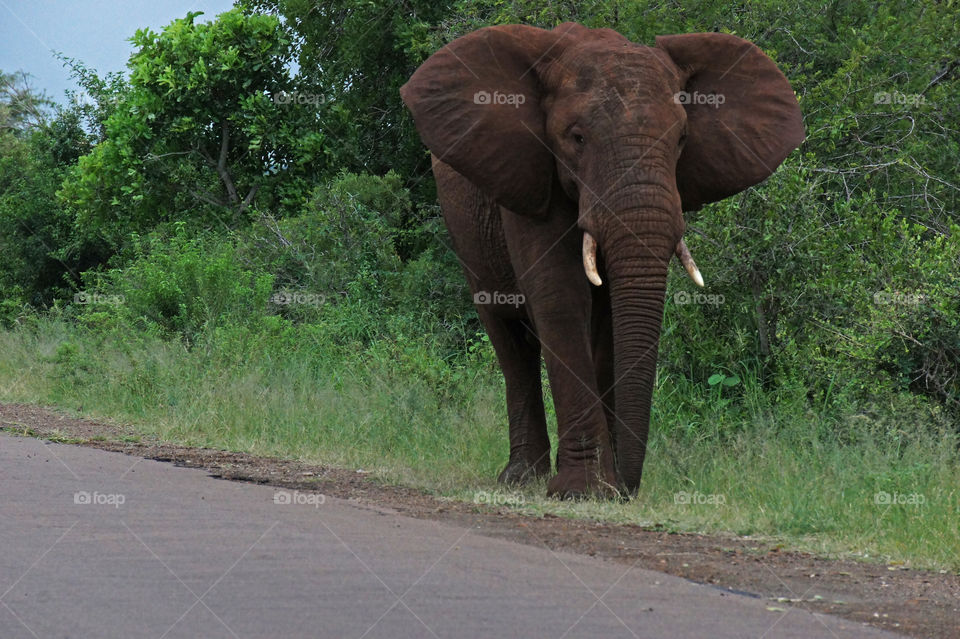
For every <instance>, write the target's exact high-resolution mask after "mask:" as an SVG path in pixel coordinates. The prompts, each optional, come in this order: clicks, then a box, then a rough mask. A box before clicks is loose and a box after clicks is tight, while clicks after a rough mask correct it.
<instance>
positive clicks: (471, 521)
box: [0, 404, 960, 639]
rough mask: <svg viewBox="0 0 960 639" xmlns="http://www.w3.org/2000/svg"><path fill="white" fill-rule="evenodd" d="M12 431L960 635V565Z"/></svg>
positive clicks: (90, 436)
mask: <svg viewBox="0 0 960 639" xmlns="http://www.w3.org/2000/svg"><path fill="white" fill-rule="evenodd" d="M0 429H3V430H6V431H8V432H11V433H19V434H25V435H31V436H35V437H41V438H44V439H50V440H53V441H62V442H67V443H76V444H81V445H84V446H92V447H95V448H100V449H103V450H109V451H115V452H121V453H125V454H128V455H135V456H139V457H144V458H147V459H155V460H158V461H166V462H172V463H174V464H176V465H178V466H187V467H191V468H202V469H204V470H206V471H207V472H209V473H210V475H211V476H213V477H219V478H222V479H230V480H237V481H249V482H254V483H258V484H270V485H272V486H278V487H284V488H295V489H298V490H311V491H317V492H321V493H323V494H325V495H330V496H333V497H339V498H343V499H351V500H355V501H358V502H361V503H366V504H372V505H376V506H378V507H386V508H390V509H393V510H396V511H398V512H401V513H403V514H404V515H407V516H410V517H417V518H421V519H434V520H439V521H443V522H447V523H452V524H457V525H461V526H469V527H470V528H472V529H474V530H476V531H477V532H479V533H480V534H484V535H489V536H492V537H500V538H505V539H510V540H512V541H516V542H520V543H524V544H530V545H535V546H541V547H547V548H550V549H552V550H564V551H568V552H575V553H581V554H586V555H590V556H595V557H602V558H604V559H608V560H612V561H617V562H621V563H624V564H627V565H630V566H635V567H640V568H647V569H651V570H658V571H660V572H664V573H668V574H671V575H676V576H678V577H684V578H686V579H690V580H693V581H696V582H700V583H705V584H710V585H713V586H717V587H720V588H723V589H726V590H730V591H733V592H737V593H740V594H747V595H750V596H755V597H760V598H764V599H767V600H769V601H770V606H777V607H785V606H788V605H789V606H793V607H797V608H803V609H805V610H810V611H814V612H820V613H827V614H832V615H837V616H840V617H844V618H846V619H850V620H853V621H859V622H863V623H866V624H869V625H871V626H876V627H879V628H884V629H887V630H892V631H895V632H899V633H902V634H906V635H909V636H914V637H949V638H951V639H953V638H956V637H960V576H958V575H955V574H944V573H936V572H924V571H918V570H910V569H905V568H904V567H902V566H886V565H882V564H869V563H861V562H856V561H850V560H836V559H825V558H822V557H816V556H813V555H809V554H806V553H798V552H792V551H786V550H783V549H781V548H780V547H779V546H777V545H774V544H771V543H765V542H760V541H755V540H750V539H743V538H738V537H733V536H729V537H727V536H707V535H694V534H677V533H667V532H662V531H658V530H651V529H646V528H641V527H638V526H629V525H617V524H606V523H600V522H595V521H587V520H573V519H565V518H559V517H555V516H549V515H547V516H544V517H532V516H528V515H521V514H518V513H516V512H513V511H511V510H510V509H507V508H497V507H487V506H478V505H475V504H470V503H464V502H457V501H450V500H445V499H442V498H438V497H435V496H433V495H429V494H426V493H423V492H420V491H417V490H414V489H411V488H405V487H399V486H389V485H384V484H382V483H379V482H376V481H374V480H372V479H371V478H369V477H368V476H366V475H364V474H361V473H357V472H355V471H350V470H345V469H341V468H330V467H326V466H315V465H310V464H304V463H301V462H296V461H288V460H282V459H273V458H267V457H256V456H253V455H247V454H245V453H233V452H229V451H220V450H211V449H204V448H201V449H198V448H187V447H183V446H177V445H171V444H165V443H161V442H158V441H152V440H150V439H149V438H145V437H144V436H143V435H142V434H140V433H137V432H136V431H135V430H133V429H131V428H128V427H123V426H118V425H116V424H108V423H102V422H97V421H92V420H85V419H75V418H72V417H68V416H65V415H62V414H60V413H57V412H55V411H53V410H49V409H45V408H41V407H38V406H33V405H26V404H7V405H0Z"/></svg>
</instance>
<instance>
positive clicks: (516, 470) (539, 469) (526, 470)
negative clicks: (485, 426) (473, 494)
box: [497, 453, 550, 486]
mask: <svg viewBox="0 0 960 639" xmlns="http://www.w3.org/2000/svg"><path fill="white" fill-rule="evenodd" d="M549 474H550V457H549V453H548V454H546V455H544V456H543V457H541V459H540V460H539V461H537V462H535V463H533V462H530V461H528V460H527V459H524V458H518V459H511V460H510V461H509V462H507V466H506V467H505V468H504V469H503V470H502V471H501V472H500V475H499V477H497V481H498V482H500V483H501V484H506V485H514V486H516V485H520V484H527V483H530V482H532V481H534V480H536V479H538V478H540V477H546V476H547V475H549Z"/></svg>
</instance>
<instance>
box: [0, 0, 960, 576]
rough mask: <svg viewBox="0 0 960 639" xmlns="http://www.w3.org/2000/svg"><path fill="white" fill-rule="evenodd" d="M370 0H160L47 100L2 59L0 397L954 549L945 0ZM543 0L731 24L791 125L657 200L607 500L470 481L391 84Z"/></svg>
mask: <svg viewBox="0 0 960 639" xmlns="http://www.w3.org/2000/svg"><path fill="white" fill-rule="evenodd" d="M390 4H392V3H390V2H386V1H384V2H380V1H379V0H378V1H374V2H366V1H365V2H358V1H355V0H335V1H331V2H326V3H323V7H324V8H323V9H322V10H319V11H312V10H309V8H308V7H306V5H303V3H299V2H293V1H292V0H291V1H289V2H287V1H285V0H264V1H261V2H253V1H247V2H239V3H238V8H236V9H235V10H233V11H231V12H228V13H225V14H223V15H221V16H217V17H214V16H199V15H194V14H191V15H188V16H186V17H185V18H184V19H181V20H177V21H176V22H174V23H172V24H171V25H169V26H168V27H166V28H165V29H163V30H162V31H161V32H151V31H148V30H142V31H139V32H138V33H136V34H135V35H133V42H134V45H135V47H136V52H135V53H134V55H133V56H132V57H131V59H130V62H129V72H128V73H127V74H122V75H110V76H105V77H101V76H99V75H98V74H97V73H96V72H95V71H94V70H91V69H89V68H87V67H85V66H84V65H83V64H82V62H80V61H75V60H65V63H67V64H69V65H70V66H71V68H72V69H73V71H74V74H75V76H76V79H77V81H78V84H79V86H80V87H81V89H79V90H78V91H77V92H76V93H73V94H70V95H68V96H66V97H65V98H64V99H63V100H62V102H63V104H60V105H55V104H53V103H52V102H51V101H50V100H49V98H47V97H46V96H43V95H39V94H38V93H37V92H36V91H33V90H32V89H31V88H30V86H29V78H26V77H24V76H23V75H22V74H18V73H16V72H15V71H16V70H3V71H4V72H5V73H3V75H2V92H0V324H2V326H3V331H2V332H0V401H7V402H11V401H29V402H38V403H43V404H52V405H56V406H59V407H61V408H63V409H66V410H70V411H77V412H80V413H83V414H88V415H96V416H100V417H108V418H112V419H116V420H123V421H126V422H130V423H132V424H134V425H136V427H137V428H138V429H141V430H142V431H143V432H144V433H150V434H154V435H157V436H159V437H161V438H163V439H166V440H170V441H176V442H179V443H186V444H190V445H197V446H212V447H218V448H227V449H231V450H242V451H248V452H252V453H257V454H268V455H276V456H282V457H292V458H300V459H305V460H311V461H316V462H322V463H328V464H334V465H338V466H344V467H349V468H354V467H355V468H357V469H363V470H366V471H369V472H371V473H374V474H376V475H377V476H380V477H382V478H383V479H384V480H386V481H391V482H400V483H404V484H408V485H414V486H418V487H421V488H424V489H427V490H430V491H435V492H437V493H439V494H442V495H447V496H450V497H453V498H461V499H468V500H476V501H478V502H484V503H500V504H503V505H505V506H509V507H517V508H523V509H526V510H529V511H532V512H553V513H557V514H564V515H571V516H586V517H599V518H604V519H610V520H615V521H625V522H634V523H639V524H642V525H646V526H655V527H660V528H665V529H669V530H677V531H702V532H713V533H718V532H719V533H727V532H729V533H733V534H743V535H761V536H766V537H773V538H777V539H781V540H783V542H784V543H785V544H787V545H789V546H792V547H798V548H804V549H809V550H813V551H816V552H823V553H836V554H843V555H852V556H859V557H866V558H870V559H879V560H886V561H896V562H906V563H908V564H910V565H915V566H923V567H930V568H939V569H948V570H954V571H956V570H960V530H958V522H960V460H958V450H960V449H958V444H960V441H958V437H960V214H958V211H960V197H958V192H960V179H958V175H957V166H958V165H960V131H958V129H957V122H960V48H958V47H960V44H958V43H960V37H958V35H960V33H958V31H960V27H958V26H957V24H958V23H957V21H956V19H955V9H953V8H951V5H950V3H909V2H886V3H883V4H881V5H880V6H876V5H874V6H863V7H860V6H859V5H857V6H850V5H848V4H847V3H823V2H813V1H810V0H802V1H800V2H798V3H794V5H796V6H793V5H791V6H789V7H784V6H781V3H778V2H771V1H761V2H756V3H751V4H750V5H749V6H748V7H746V8H745V7H738V8H732V7H731V6H730V5H729V4H728V3H717V2H711V1H707V0H698V1H693V2H686V3H679V4H680V5H682V6H677V4H670V5H669V6H660V5H659V4H657V3H648V2H631V3H620V2H616V1H615V0H597V1H594V2H585V3H584V2H578V3H557V4H552V5H550V6H549V7H546V8H544V6H543V3H540V2H526V1H518V2H512V3H492V2H489V0H487V1H481V0H457V1H450V0H448V1H445V2H434V1H431V2H427V1H426V0H424V1H420V0H412V1H411V2H407V3H405V4H406V6H408V8H409V10H407V11H403V12H401V13H398V12H396V11H391V10H390V7H389V6H388V5H390ZM311 6H312V5H311ZM565 20H576V21H579V22H582V23H584V24H586V25H588V26H592V27H599V26H609V27H612V28H615V29H617V30H618V31H620V32H621V33H623V34H624V35H626V36H628V37H630V38H631V39H633V40H634V41H637V42H643V43H652V42H653V36H654V35H656V34H659V33H677V32H688V31H713V30H722V31H728V32H731V33H735V34H737V35H739V36H742V37H744V38H747V39H750V40H753V41H754V42H756V43H757V44H758V45H759V46H761V47H762V48H763V49H764V50H765V51H766V52H767V53H768V54H770V55H771V56H772V57H773V58H774V59H775V60H776V61H777V62H778V64H779V65H780V67H781V68H782V69H783V70H784V72H785V73H786V75H787V77H788V78H789V79H790V81H791V83H792V84H793V86H794V88H795V90H796V91H797V94H798V96H799V99H800V104H801V107H802V108H803V111H804V115H805V125H806V129H807V135H808V138H807V141H806V142H805V143H804V144H803V145H802V146H801V148H800V149H799V150H797V151H796V152H794V153H793V154H792V155H791V156H790V157H789V158H788V159H787V161H786V162H785V163H784V165H783V166H782V167H781V168H780V169H779V170H778V171H777V173H776V174H774V176H772V177H771V178H770V179H769V180H767V181H766V182H765V183H764V184H762V185H760V186H758V187H756V188H753V189H750V190H749V191H748V192H746V193H744V194H743V195H741V196H737V197H735V198H733V199H731V200H728V201H724V202H720V203H717V204H714V205H711V206H709V207H707V208H705V209H704V210H703V211H700V212H698V213H696V214H694V215H691V216H689V219H688V227H689V228H690V229H691V232H690V233H689V234H688V244H689V245H690V247H691V249H692V250H693V251H694V255H695V257H696V259H697V263H698V265H699V266H700V268H701V270H702V272H703V273H704V276H705V278H706V280H707V289H706V290H704V291H699V290H695V289H694V287H693V285H692V284H691V283H690V282H689V281H688V280H686V279H685V277H684V276H683V274H682V273H681V271H680V269H679V268H678V269H676V271H675V272H674V273H672V274H671V281H670V287H669V290H668V304H667V309H666V317H665V324H664V330H663V342H662V345H661V355H660V358H661V361H660V369H659V378H658V381H657V388H656V390H655V403H654V414H653V420H652V423H653V425H654V428H653V432H652V435H651V437H652V440H651V450H650V454H649V455H648V461H647V466H646V468H645V472H644V482H643V485H642V487H641V491H640V495H639V497H638V498H637V499H636V500H635V501H633V502H631V503H629V504H614V503H599V502H585V503H577V504H569V503H559V502H553V501H548V500H545V499H543V498H542V494H543V492H544V487H543V486H533V487H530V488H528V489H524V490H522V491H504V490H499V489H498V487H497V486H496V485H495V483H494V478H495V477H496V474H497V472H498V471H499V470H500V469H501V468H502V466H503V464H504V463H505V462H506V455H507V437H506V435H507V433H506V410H505V406H504V401H503V384H502V380H501V378H500V374H499V372H498V369H497V367H496V363H495V359H494V356H493V351H492V348H491V347H490V345H489V342H488V341H487V339H486V337H485V335H484V334H483V332H482V329H481V326H480V324H479V321H478V319H477V317H476V314H475V312H474V311H473V308H472V305H471V301H472V298H471V296H470V294H469V291H468V289H467V287H466V284H465V281H464V279H463V277H462V275H461V273H460V269H459V266H458V264H457V261H456V258H455V256H454V255H453V253H452V251H451V250H450V249H449V248H448V244H449V241H448V239H447V236H446V231H445V230H444V227H443V223H442V220H441V219H440V218H439V210H438V208H437V206H436V203H435V192H434V189H433V182H432V177H431V175H430V173H429V158H428V156H427V154H426V151H425V149H424V147H423V146H422V145H421V144H420V142H419V138H418V137H417V135H416V133H415V131H414V130H413V127H412V122H411V121H410V118H409V116H408V115H407V114H406V113H405V111H404V110H403V108H402V105H401V103H400V99H399V94H398V89H399V87H400V85H401V84H402V83H403V82H405V81H406V78H407V77H409V75H410V73H411V72H412V71H413V69H415V68H416V66H417V65H418V64H419V63H420V62H421V61H422V60H423V59H424V58H425V57H426V56H428V55H429V54H430V53H432V52H433V51H434V50H435V49H436V48H438V47H439V46H442V44H443V43H445V42H447V41H449V40H450V39H452V38H454V37H457V36H458V35H461V34H463V33H466V32H468V31H471V30H473V29H475V28H478V27H480V26H483V25H487V24H494V23H502V22H517V21H523V22H527V23H531V24H536V25H540V26H544V27H552V26H554V25H555V24H557V23H559V22H561V21H565ZM294 62H295V63H296V66H295V67H291V63H294ZM291 68H297V69H298V72H297V74H296V75H292V74H291V71H290V69H291ZM548 410H550V409H549V407H548ZM554 430H555V429H554Z"/></svg>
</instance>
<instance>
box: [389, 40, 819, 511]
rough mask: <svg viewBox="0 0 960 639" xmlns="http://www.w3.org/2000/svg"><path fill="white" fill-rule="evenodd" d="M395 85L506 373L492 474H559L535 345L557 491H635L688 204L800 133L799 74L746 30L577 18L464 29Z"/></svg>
mask: <svg viewBox="0 0 960 639" xmlns="http://www.w3.org/2000/svg"><path fill="white" fill-rule="evenodd" d="M401 94H402V96H403V99H404V101H405V102H406V104H407V106H408V107H409V108H410V110H411V112H412V113H413V116H414V120H415V122H416V125H417V129H418V131H419V133H420V135H421V137H422V139H423V140H424V142H425V144H426V145H427V146H428V147H429V149H430V150H431V152H432V154H433V170H434V175H435V177H436V180H437V189H438V193H439V198H440V203H441V206H442V208H443V212H444V218H445V220H446V223H447V227H448V229H449V231H450V236H451V238H452V241H453V244H454V249H455V250H456V252H457V255H458V256H459V258H460V260H461V262H462V264H463V266H464V272H465V273H466V276H467V279H468V281H469V283H470V287H471V290H472V291H473V292H474V293H475V301H476V302H477V304H476V308H477V312H478V313H479V315H480V318H481V320H482V321H483V324H484V326H485V327H486V329H487V332H488V333H489V335H490V340H491V342H492V343H493V346H494V348H495V349H496V353H497V357H498V360H499V363H500V366H501V368H502V369H503V374H504V378H505V380H506V391H507V410H508V415H509V423H510V460H509V462H508V464H507V466H506V468H505V469H504V470H503V472H502V473H501V474H500V480H501V481H502V482H507V483H512V482H522V481H526V480H528V479H530V478H533V477H536V476H546V475H548V474H549V472H550V459H549V450H550V449H549V440H548V436H547V428H546V422H545V418H544V408H543V396H542V388H541V384H540V358H541V356H542V357H543V358H544V360H545V361H546V366H547V373H548V375H549V379H550V384H551V387H552V390H553V398H554V403H555V406H556V412H557V420H558V424H559V448H558V452H557V474H556V475H555V476H554V477H553V478H552V479H551V480H550V481H549V483H548V487H547V490H548V493H549V494H551V495H556V496H561V497H577V496H584V495H590V494H594V495H605V496H612V495H615V494H632V493H634V492H636V490H637V488H638V486H639V484H640V478H641V473H642V469H643V461H644V455H645V452H646V441H647V433H648V429H649V421H650V403H651V394H652V389H653V382H654V377H655V373H656V359H657V348H658V343H659V339H660V326H661V322H662V317H663V305H664V297H665V291H666V278H667V268H668V265H669V263H670V259H671V257H672V256H673V255H674V254H675V252H678V251H679V249H680V248H684V247H683V245H682V237H683V232H684V219H683V211H684V210H694V209H697V208H700V207H701V206H702V205H703V204H704V203H707V202H711V201H715V200H718V199H721V198H723V197H727V196H729V195H731V194H733V193H737V192H739V191H741V190H743V189H745V188H747V187H749V186H751V185H753V184H756V183H757V182H759V181H761V180H763V179H764V178H766V177H767V176H768V175H769V174H770V173H771V172H772V171H773V170H774V169H775V168H776V167H777V166H778V165H779V163H780V162H781V161H782V160H783V159H784V157H786V155H787V154H788V153H789V152H790V151H791V150H792V149H793V148H795V147H796V146H797V145H799V143H800V142H801V141H802V140H803V126H802V122H801V116H800V111H799V107H798V105H797V101H796V98H795V97H794V94H793V92H792V90H791V89H790V85H789V83H788V82H787V81H786V79H785V78H784V77H783V75H782V74H781V73H780V72H779V70H778V69H777V68H776V65H775V64H774V63H773V62H772V61H771V60H770V59H769V58H767V57H766V56H765V55H764V54H763V53H762V52H761V51H760V50H759V49H758V48H756V47H755V46H754V45H752V44H751V43H749V42H746V41H744V40H741V39H739V38H736V37H734V36H730V35H725V34H712V33H711V34H687V35H681V36H665V37H661V38H658V39H657V46H655V47H647V46H641V45H636V44H633V43H631V42H629V41H627V40H626V39H624V38H623V37H622V36H620V35H619V34H617V33H615V32H613V31H610V30H596V29H586V28H584V27H582V26H580V25H576V24H571V23H568V24H563V25H560V26H559V27H557V28H555V29H553V30H551V31H546V30H541V29H536V28H533V27H526V26H520V25H507V26H501V27H491V28H486V29H481V30H479V31H476V32H474V33H471V34H469V35H467V36H464V37H462V38H459V39H458V40H455V41H454V42H452V43H450V44H449V45H447V46H446V47H444V48H443V49H441V50H440V51H438V52H437V53H436V54H434V55H433V56H431V58H429V59H428V60H427V61H426V62H425V63H424V64H423V65H422V66H421V67H420V68H419V69H418V70H417V71H416V73H414V75H413V77H412V78H411V79H410V81H409V82H408V83H407V84H406V85H405V86H404V87H403V89H402V90H401ZM585 238H586V239H585ZM594 241H595V243H596V245H597V246H598V247H599V248H598V255H597V258H596V259H597V267H596V268H597V272H596V273H595V274H592V275H591V274H590V270H591V265H592V263H593V259H594V256H593V254H592V252H591V251H590V250H589V247H590V245H591V244H592V243H593V242H594ZM585 242H586V247H587V249H584V246H585ZM678 254H679V253H678ZM691 264H692V261H691ZM689 270H691V273H692V274H694V270H693V268H691V269H689ZM588 278H590V279H588ZM591 279H592V280H593V281H594V284H593V285H592V284H591ZM601 281H602V283H601V284H599V285H596V284H597V283H599V282H601ZM497 296H499V297H497ZM510 296H513V297H510ZM516 296H522V298H518V297H516ZM520 299H522V302H523V303H521V304H517V302H518V300H520Z"/></svg>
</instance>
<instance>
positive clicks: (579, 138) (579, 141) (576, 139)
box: [573, 133, 585, 146]
mask: <svg viewBox="0 0 960 639" xmlns="http://www.w3.org/2000/svg"><path fill="white" fill-rule="evenodd" d="M573 141H574V142H576V143H577V144H578V145H579V146H583V145H584V142H585V140H584V139H583V136H582V135H580V134H579V133H574V134H573Z"/></svg>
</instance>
